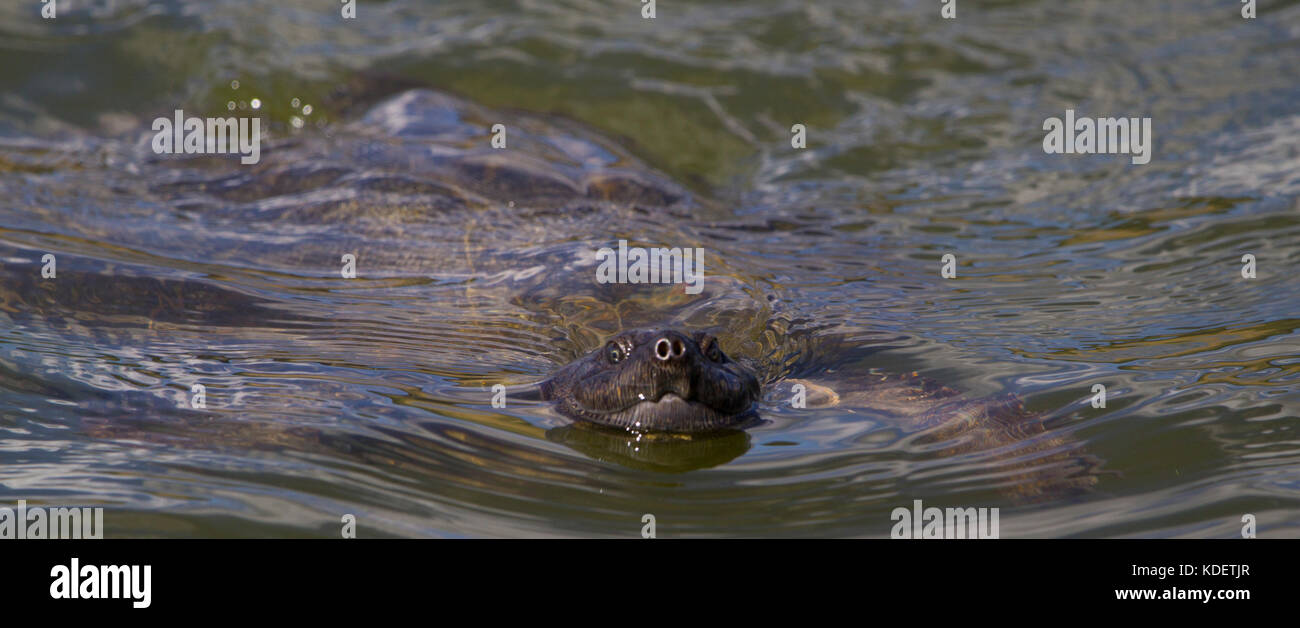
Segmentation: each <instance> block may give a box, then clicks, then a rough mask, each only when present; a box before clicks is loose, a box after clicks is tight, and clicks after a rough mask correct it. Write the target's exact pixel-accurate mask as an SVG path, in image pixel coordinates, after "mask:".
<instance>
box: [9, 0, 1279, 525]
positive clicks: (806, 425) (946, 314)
mask: <svg viewBox="0 0 1300 628" xmlns="http://www.w3.org/2000/svg"><path fill="white" fill-rule="evenodd" d="M623 4H626V5H627V6H622V5H623ZM938 4H939V3H937V2H919V1H918V2H902V3H897V2H891V3H868V2H860V1H852V2H849V1H846V2H821V3H817V6H815V7H807V6H804V3H802V2H794V1H775V0H773V1H765V2H747V3H744V4H743V5H736V4H735V3H724V2H673V3H660V6H659V7H658V17H657V18H656V20H653V21H649V20H643V19H641V18H640V15H639V7H636V6H635V3H606V2H594V1H569V2H527V1H521V2H436V3H434V2H415V1H393V2H386V3H362V4H361V5H360V6H359V15H358V19H356V20H349V21H343V20H341V19H339V17H338V14H337V13H336V12H332V11H331V10H329V9H328V7H327V6H324V5H322V3H319V2H307V1H305V0H292V1H290V0H277V1H275V2H270V1H255V2H243V1H240V2H236V1H229V2H207V1H205V2H198V1H171V2H156V1H155V2H146V1H144V0H139V1H134V2H132V1H126V0H118V1H115V2H107V1H104V2H90V1H87V2H84V3H80V2H79V3H74V5H73V6H71V7H66V8H62V9H61V14H60V16H59V17H58V18H57V19H56V20H47V21H43V20H40V19H39V18H38V17H37V16H38V12H39V4H38V3H35V2H8V3H5V4H4V6H3V7H0V59H3V63H0V86H2V88H3V89H2V92H0V93H2V94H3V96H2V97H0V199H2V200H0V265H2V266H0V282H3V283H0V502H16V501H17V500H20V499H25V500H27V501H28V502H29V503H31V504H40V503H45V504H52V505H53V504H57V505H70V504H87V505H103V506H104V507H106V509H107V513H106V516H105V524H106V527H107V534H108V536H113V537H122V536H172V537H182V536H220V537H226V536H237V537H246V536H275V537H280V536H333V535H336V534H338V528H339V523H338V522H339V517H340V516H341V514H343V513H353V514H355V515H357V517H358V520H359V522H360V529H361V533H362V535H364V536H410V537H428V536H564V535H583V536H632V535H637V534H639V532H640V529H641V525H642V524H641V516H642V514H644V513H653V514H654V515H655V516H656V517H657V520H658V533H659V535H660V536H665V537H667V536H884V535H887V534H888V532H889V528H890V525H891V523H892V522H891V521H890V518H889V513H890V511H891V510H892V509H893V508H896V507H899V506H908V505H910V504H911V502H912V500H913V499H923V500H924V501H925V502H926V503H927V505H935V506H941V507H942V506H948V505H958V506H998V507H1001V508H1002V516H1001V532H1002V535H1003V536H1004V537H1015V536H1159V537H1207V536H1212V537H1232V536H1237V535H1238V534H1239V529H1240V525H1241V524H1240V521H1241V516H1242V515H1243V514H1245V513H1251V514H1254V515H1256V517H1257V518H1258V522H1259V524H1258V525H1259V533H1260V534H1261V536H1296V535H1297V534H1300V471H1298V470H1297V469H1298V468H1297V463H1300V439H1298V438H1297V428H1300V418H1298V417H1300V333H1298V332H1297V329H1300V293H1298V291H1297V285H1298V283H1297V280H1296V279H1295V277H1294V272H1293V271H1294V269H1295V268H1296V264H1297V262H1300V206H1298V205H1297V203H1298V200H1300V155H1298V154H1297V150H1298V149H1297V146H1300V105H1297V103H1300V63H1298V62H1300V46H1298V44H1297V42H1300V3H1296V2H1272V3H1267V4H1262V5H1261V6H1260V9H1259V17H1258V18H1257V19H1255V20H1243V19H1241V18H1240V16H1239V14H1238V13H1237V8H1236V7H1234V6H1233V5H1232V3H1224V2H1210V1H1193V2H1149V3H1141V5H1140V6H1139V5H1135V4H1134V3H1130V2H1119V1H1114V2H1070V3H1059V2H1032V1H1027V2H1018V1H1003V2H993V3H979V5H978V6H976V5H975V3H963V4H961V5H960V8H959V17H958V19H957V20H954V21H945V20H941V19H940V18H939V16H938ZM378 73H383V74H384V75H386V76H390V77H391V76H396V77H401V78H403V79H406V80H409V81H411V82H412V83H413V84H421V85H426V86H428V87H430V88H433V89H434V90H439V91H440V92H442V93H449V94H455V95H457V97H459V98H460V99H462V100H460V101H457V102H459V103H463V104H460V105H457V107H456V108H449V109H445V110H443V111H445V112H447V114H446V116H443V117H439V116H437V115H432V114H429V115H428V117H426V118H423V119H416V120H414V121H412V120H410V119H406V118H402V117H401V116H400V115H394V111H393V110H391V109H388V110H384V109H380V110H375V109H373V108H372V107H373V104H374V103H373V102H371V101H369V100H367V99H366V93H365V88H358V87H357V84H358V83H357V77H358V76H373V75H376V74H378ZM232 81H237V82H238V87H234V85H233V84H232ZM254 98H256V99H258V100H259V101H260V104H261V107H260V108H259V109H257V111H258V112H260V114H261V115H262V116H263V119H264V122H265V127H264V128H266V129H267V130H268V134H269V136H270V139H268V144H269V146H270V148H268V149H267V153H266V154H265V158H266V163H265V164H263V165H262V168H263V170H264V171H274V172H287V173H289V174H288V175H287V176H286V177H284V178H283V179H282V180H277V181H274V182H272V183H265V181H263V183H264V187H261V188H259V187H257V184H256V183H255V182H254V181H253V180H252V179H249V178H246V177H247V173H248V170H241V169H240V167H239V166H238V165H237V162H236V161H234V160H231V159H188V160H187V159H183V158H171V157H165V158H164V157H159V156H157V155H153V154H152V153H151V152H150V151H149V148H148V139H149V132H148V128H149V124H150V123H151V121H152V120H153V119H154V118H155V117H157V116H167V115H170V113H171V111H172V110H174V109H176V108H183V109H184V110H185V111H186V112H187V113H189V114H193V115H213V116H215V115H227V113H228V112H227V103H228V102H234V103H235V105H236V109H237V110H238V111H239V112H240V115H249V114H250V113H251V112H253V109H252V108H251V104H250V103H251V101H252V99H254ZM294 99H297V102H296V104H295V102H294ZM304 105H312V109H311V112H310V113H305V108H304ZM1066 109H1074V110H1076V111H1077V112H1079V113H1080V115H1091V116H1132V117H1150V118H1152V121H1153V128H1154V134H1155V147H1154V151H1153V158H1152V160H1151V163H1149V164H1147V165H1143V166H1135V165H1133V164H1131V163H1130V161H1129V159H1128V158H1127V157H1126V156H1119V155H1097V156H1062V155H1047V154H1044V152H1043V151H1042V149H1041V143H1042V133H1043V131H1042V124H1043V120H1044V119H1045V118H1048V117H1051V116H1062V115H1063V114H1064V111H1065V110H1066ZM422 111H424V112H425V113H426V114H428V112H430V111H435V112H436V111H438V110H437V109H436V108H435V109H423V110H422ZM295 119H296V120H297V122H295ZM496 122H503V123H507V124H509V125H511V127H512V128H517V129H518V131H519V133H518V134H517V135H512V139H511V142H512V150H513V151H517V153H512V154H521V155H528V156H530V157H532V158H535V159H537V160H538V161H539V163H542V164H545V165H546V167H548V168H562V169H565V172H572V173H578V174H579V175H581V174H582V173H588V174H589V173H593V172H602V173H627V176H630V177H635V178H638V179H639V180H641V179H643V180H645V181H648V182H650V184H651V185H652V187H653V189H664V190H670V191H672V192H673V193H674V194H677V195H679V196H680V199H679V200H678V202H676V203H674V204H673V205H672V206H673V208H674V209H672V210H671V211H667V212H646V211H637V210H636V209H635V208H634V207H633V205H635V204H634V203H623V204H621V205H618V206H617V207H613V206H604V205H601V206H599V207H596V208H594V209H593V208H590V207H588V208H583V207H577V206H573V205H562V206H558V207H555V206H551V205H548V204H546V203H539V202H536V201H535V199H534V200H530V199H526V198H519V199H518V201H519V202H518V203H517V204H516V205H513V206H512V205H510V204H509V203H511V202H513V200H514V199H512V198H506V196H508V195H501V194H497V195H495V196H494V195H493V194H492V193H490V191H485V192H483V196H482V198H481V199H480V200H479V201H475V202H473V203H470V204H468V205H466V206H444V205H438V204H437V203H434V202H433V201H432V200H430V199H432V198H435V197H437V194H435V193H433V192H431V191H430V190H431V188H425V189H424V191H423V192H422V191H421V190H422V189H421V188H420V187H419V185H421V184H417V183H412V182H411V180H404V179H400V177H402V176H403V175H409V176H410V177H412V178H413V179H414V180H416V181H417V182H424V184H427V183H428V182H429V181H434V182H439V181H441V182H449V176H450V175H448V174H447V173H446V172H445V171H440V170H438V167H437V166H436V165H434V164H431V163H430V162H428V161H427V159H423V158H419V157H412V156H413V155H417V156H418V155H421V154H422V153H421V151H422V150H423V147H427V146H428V145H444V146H456V147H458V148H459V149H464V150H473V149H474V147H476V146H479V147H481V146H483V143H484V141H485V139H484V138H485V135H486V129H487V128H488V127H490V126H491V124H493V123H496ZM796 123H798V124H804V125H806V127H807V129H808V148H807V149H806V150H802V151H799V150H793V149H791V148H790V143H789V139H790V131H789V129H790V127H791V125H793V124H796ZM404 125H407V126H404ZM421 125H423V126H421ZM376 147H382V148H376ZM277 160H278V161H277ZM277 169H278V170H277ZM575 176H578V175H575ZM241 177H245V178H241ZM214 182H216V183H214ZM221 182H224V183H221ZM450 183H452V184H457V183H456V181H450ZM461 183H463V184H464V185H465V186H468V187H473V185H475V183H474V182H473V181H468V180H467V181H462V182H461ZM457 185H459V184H457ZM359 189H365V190H368V192H367V193H366V194H359V193H357V192H356V191H357V190H359ZM620 208H621V209H620ZM620 238H628V239H633V240H637V241H641V242H645V243H650V244H664V245H679V246H687V245H690V246H700V247H702V248H704V249H705V251H706V256H707V257H706V263H707V266H706V271H707V273H708V279H707V280H706V287H707V289H706V291H705V292H704V294H702V295H700V296H698V297H691V296H689V295H685V294H682V293H680V291H678V292H673V291H671V290H657V291H656V290H637V289H631V288H629V287H623V289H602V288H600V287H597V286H594V285H593V284H592V283H591V282H590V280H589V278H590V276H591V275H590V271H591V268H590V266H589V263H590V261H591V259H590V255H591V254H592V253H593V252H594V250H595V248H597V247H601V246H610V245H612V244H613V243H615V242H617V240H618V239H620ZM584 251H585V255H586V256H587V257H584ZM343 252H355V253H357V255H358V258H359V259H360V260H361V262H360V272H359V277H358V278H357V279H355V280H344V279H342V278H340V277H339V274H338V266H339V264H338V256H339V255H340V254H341V253H343ZM46 253H52V254H55V255H56V256H57V259H58V277H57V278H56V279H54V280H42V279H41V278H40V262H39V260H40V258H41V256H42V255H44V254H46ZM945 253H952V254H954V255H956V256H957V259H958V260H959V266H958V277H957V278H956V279H952V280H944V279H942V278H941V277H940V276H939V266H940V264H939V259H940V257H941V256H942V255H944V254H945ZM1245 254H1251V255H1254V256H1255V257H1256V259H1257V264H1258V274H1257V277H1256V278H1254V279H1244V278H1243V277H1242V276H1241V273H1240V270H1241V267H1242V262H1241V258H1242V256H1243V255H1245ZM664 323H672V324H680V325H683V326H688V327H696V328H709V329H715V330H719V331H722V330H726V331H727V332H729V333H726V334H720V335H722V336H723V345H724V347H725V348H726V349H727V350H728V352H729V353H732V354H741V355H748V356H750V357H752V358H753V359H754V360H756V361H757V362H758V363H759V364H760V365H761V366H762V368H764V369H766V370H765V375H766V376H768V377H770V378H777V377H780V376H781V375H785V374H797V375H800V376H810V377H811V376H817V375H819V374H822V375H824V374H826V373H827V372H833V373H834V374H837V375H839V376H843V374H845V373H849V374H855V373H861V374H863V376H864V377H865V376H866V374H867V373H869V372H872V371H871V369H878V370H883V371H888V372H910V371H918V372H920V373H922V374H923V375H925V376H928V377H931V378H934V379H937V380H939V381H942V382H944V383H945V384H947V385H949V386H952V387H955V388H960V389H962V390H965V391H968V392H969V394H971V395H991V394H999V393H1006V392H1014V393H1016V394H1018V395H1019V396H1020V397H1021V398H1022V399H1024V400H1025V402H1026V404H1027V405H1028V406H1029V407H1030V408H1031V409H1033V410H1035V411H1038V412H1041V413H1043V414H1044V415H1045V416H1047V417H1049V424H1050V425H1051V426H1052V428H1053V430H1054V431H1055V432H1056V433H1057V434H1059V435H1061V436H1062V437H1064V438H1068V439H1069V440H1070V442H1071V443H1074V444H1075V445H1077V446H1078V447H1080V448H1082V450H1084V451H1086V452H1087V453H1088V454H1089V455H1091V456H1095V457H1096V458H1097V459H1099V460H1100V461H1102V463H1103V464H1102V467H1101V469H1102V472H1101V473H1099V475H1098V481H1097V485H1096V487H1095V489H1094V490H1093V491H1091V492H1090V493H1088V494H1087V495H1084V496H1081V497H1071V498H1064V497H1063V498H1061V499H1054V500H1046V501H1040V502H1035V503H1029V504H1026V503H1019V502H1016V501H1015V500H1012V499H1010V498H1009V497H1008V496H1007V492H1006V490H1005V489H1006V486H1005V481H1006V478H1005V477H1004V476H1001V475H999V473H998V469H1000V468H1001V467H1000V466H999V465H1000V464H1001V462H1000V458H999V456H998V455H996V454H972V455H963V456H954V457H937V456H935V455H934V454H933V451H932V450H931V449H930V448H927V447H926V446H924V444H922V443H920V442H918V441H917V440H916V439H915V438H913V436H912V435H909V434H908V433H906V432H905V431H902V430H899V429H897V427H896V426H891V425H889V424H888V423H887V422H884V421H881V420H878V419H877V418H874V417H871V416H867V415H864V414H862V413H855V412H849V411H843V410H837V409H826V410H802V411H800V410H794V409H792V408H789V407H788V405H787V404H785V403H783V401H784V400H783V399H778V398H774V397H773V396H772V395H769V396H768V397H767V398H766V399H765V403H764V405H763V407H762V408H761V411H762V414H763V416H764V418H765V419H766V422H765V423H764V424H763V425H760V426H758V427H756V428H753V429H751V430H749V431H748V433H747V434H740V435H733V436H731V437H729V438H726V439H719V440H715V441H710V442H709V443H708V444H707V446H701V448H699V449H695V450H684V449H681V448H678V450H676V451H673V452H670V453H669V454H667V455H666V457H665V458H664V459H657V460H652V461H647V460H646V459H645V457H644V456H640V457H639V456H638V454H641V453H644V452H640V451H637V449H638V447H639V445H638V444H637V443H634V442H631V441H627V442H624V443H622V444H620V442H618V439H604V440H599V439H598V440H599V442H590V441H589V440H584V439H583V438H581V437H580V435H576V436H575V435H574V434H573V433H572V432H571V431H568V432H566V431H565V430H564V428H563V427H562V425H563V422H562V421H559V420H558V419H557V418H556V417H554V416H553V415H552V414H550V413H549V412H548V410H547V409H546V408H545V407H544V406H542V405H540V404H537V403H534V402H529V401H527V400H519V401H517V402H512V403H510V404H509V405H508V406H507V407H506V408H504V409H501V408H494V407H492V405H491V403H490V396H491V394H490V387H491V386H492V385H493V384H495V383H503V384H509V385H516V384H526V383H528V382H532V381H536V380H538V379H540V378H542V377H545V376H546V375H547V374H548V373H549V372H550V371H551V370H552V369H554V368H555V367H557V366H558V365H561V364H563V363H566V362H567V361H569V360H571V359H573V358H575V357H576V356H578V355H581V354H582V353H583V352H584V351H587V350H590V349H592V348H595V347H598V346H600V342H601V340H602V338H603V335H604V334H608V333H612V332H613V331H615V330H617V329H619V328H623V327H631V326H637V325H648V324H664ZM195 383H202V384H203V385H204V386H205V387H206V395H207V408H206V409H203V410H194V409H190V408H186V407H185V402H186V399H187V397H188V396H189V395H190V390H191V388H190V387H191V386H192V385H193V384H195ZM1095 384H1103V385H1105V386H1106V388H1107V391H1108V393H1109V400H1108V404H1107V407H1106V408H1105V409H1094V408H1092V407H1091V406H1090V405H1089V404H1088V400H1089V398H1090V397H1091V390H1092V387H1093V386H1094V385H1095ZM647 447H649V445H647ZM638 461H639V462H638Z"/></svg>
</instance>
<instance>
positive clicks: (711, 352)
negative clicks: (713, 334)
mask: <svg viewBox="0 0 1300 628" xmlns="http://www.w3.org/2000/svg"><path fill="white" fill-rule="evenodd" d="M704 355H706V356H708V357H709V359H710V360H713V361H714V362H721V361H722V351H721V350H720V349H718V342H717V341H716V340H715V341H712V342H710V343H709V348H708V349H705V350H704Z"/></svg>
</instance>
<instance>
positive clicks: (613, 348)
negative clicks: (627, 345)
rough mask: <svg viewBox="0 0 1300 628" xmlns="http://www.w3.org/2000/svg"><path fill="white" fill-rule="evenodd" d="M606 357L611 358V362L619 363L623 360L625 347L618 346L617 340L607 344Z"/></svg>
mask: <svg viewBox="0 0 1300 628" xmlns="http://www.w3.org/2000/svg"><path fill="white" fill-rule="evenodd" d="M605 357H607V358H609V363H610V364H618V363H619V362H622V361H623V347H620V346H618V344H617V343H615V342H610V343H609V344H607V345H605Z"/></svg>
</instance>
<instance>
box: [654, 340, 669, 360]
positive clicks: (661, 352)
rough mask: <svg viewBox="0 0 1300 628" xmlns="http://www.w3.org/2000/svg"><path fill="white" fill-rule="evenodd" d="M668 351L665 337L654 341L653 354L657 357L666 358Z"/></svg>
mask: <svg viewBox="0 0 1300 628" xmlns="http://www.w3.org/2000/svg"><path fill="white" fill-rule="evenodd" d="M670 351H671V348H670V347H669V343H668V339H667V338H660V339H659V340H658V341H657V342H655V356H656V357H658V358H659V359H660V360H667V359H668V357H669V355H668V354H669V352H670Z"/></svg>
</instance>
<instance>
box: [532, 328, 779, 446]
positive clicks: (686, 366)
mask: <svg viewBox="0 0 1300 628" xmlns="http://www.w3.org/2000/svg"><path fill="white" fill-rule="evenodd" d="M541 391H542V397H543V398H544V399H550V400H554V401H555V402H556V405H555V407H556V409H557V410H558V411H559V412H560V414H563V415H565V416H567V417H569V418H572V419H577V420H582V421H588V422H592V423H598V424H602V425H608V426H613V427H623V428H628V429H635V430H640V431H664V432H706V431H712V430H719V429H723V428H728V427H734V426H736V425H739V424H741V423H743V422H745V421H746V420H748V419H750V418H752V417H753V416H754V412H753V408H754V404H755V402H757V400H758V397H759V384H758V379H757V378H756V377H754V374H753V373H751V372H749V370H748V369H746V368H745V367H743V366H741V365H740V364H739V363H737V362H734V361H732V360H731V359H730V358H728V357H727V356H726V354H724V353H723V352H722V348H721V347H719V346H718V340H717V338H715V337H713V336H712V335H710V334H707V333H704V332H695V333H694V334H686V333H682V332H679V331H675V330H636V331H628V332H624V333H621V334H619V335H617V336H614V337H613V338H611V339H609V341H608V342H606V343H605V344H604V346H602V347H601V348H600V349H597V350H595V351H593V352H591V353H589V354H587V355H586V356H584V357H582V358H580V359H578V360H577V361H575V362H573V363H571V364H569V365H568V366H565V367H564V368H562V369H560V370H559V371H558V372H557V373H555V375H553V376H552V377H551V378H550V379H548V380H546V381H544V382H542V386H541Z"/></svg>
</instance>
